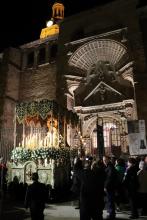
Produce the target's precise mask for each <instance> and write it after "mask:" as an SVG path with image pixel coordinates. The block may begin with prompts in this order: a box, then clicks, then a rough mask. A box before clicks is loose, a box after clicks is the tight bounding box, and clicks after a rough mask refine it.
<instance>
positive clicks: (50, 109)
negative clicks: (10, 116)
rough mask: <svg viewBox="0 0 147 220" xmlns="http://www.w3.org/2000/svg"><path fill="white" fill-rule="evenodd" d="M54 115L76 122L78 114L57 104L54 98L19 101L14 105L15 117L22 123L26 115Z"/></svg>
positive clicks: (44, 116) (42, 117)
mask: <svg viewBox="0 0 147 220" xmlns="http://www.w3.org/2000/svg"><path fill="white" fill-rule="evenodd" d="M51 114H52V115H53V116H54V117H58V116H59V117H65V119H66V121H67V122H69V121H70V122H71V123H72V124H75V123H76V124H77V123H78V116H77V114H76V113H74V112H72V111H68V110H67V109H65V108H63V107H61V106H59V104H58V103H57V102H55V101H54V100H47V99H43V100H41V101H40V102H37V101H33V102H21V103H18V104H17V105H16V117H17V120H18V122H19V123H22V122H23V121H24V120H25V119H26V118H27V117H34V116H40V117H41V119H43V120H44V119H46V118H47V117H48V115H51Z"/></svg>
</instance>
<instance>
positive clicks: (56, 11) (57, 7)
mask: <svg viewBox="0 0 147 220" xmlns="http://www.w3.org/2000/svg"><path fill="white" fill-rule="evenodd" d="M52 18H53V19H54V20H55V21H56V22H58V21H61V20H63V19H64V5H63V4H62V3H60V2H59V1H57V2H55V3H54V4H53V7H52Z"/></svg>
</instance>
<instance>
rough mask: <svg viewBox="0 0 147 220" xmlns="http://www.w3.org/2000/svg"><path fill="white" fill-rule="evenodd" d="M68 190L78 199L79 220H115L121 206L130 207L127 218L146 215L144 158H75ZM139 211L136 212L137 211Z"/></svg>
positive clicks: (146, 194)
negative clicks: (129, 213)
mask: <svg viewBox="0 0 147 220" xmlns="http://www.w3.org/2000/svg"><path fill="white" fill-rule="evenodd" d="M72 179H73V181H72V186H71V191H72V192H73V193H74V194H75V195H76V196H77V198H78V200H79V207H76V208H79V210H80V220H91V219H92V220H102V219H103V209H104V208H105V207H106V209H107V212H108V216H107V219H113V220H114V219H115V218H116V211H120V210H121V209H123V207H124V205H123V204H130V211H131V215H130V217H129V218H130V219H137V218H139V215H146V216H147V156H145V157H144V158H129V159H128V161H125V160H123V159H122V158H119V159H117V158H114V157H112V158H110V157H107V156H104V157H103V159H102V160H98V161H97V160H95V159H93V158H92V157H88V158H85V159H83V158H77V159H76V161H75V163H74V168H73V176H72ZM138 210H139V211H138Z"/></svg>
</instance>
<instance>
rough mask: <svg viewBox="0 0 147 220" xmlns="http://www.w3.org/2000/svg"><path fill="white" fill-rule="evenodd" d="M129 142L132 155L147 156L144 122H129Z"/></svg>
mask: <svg viewBox="0 0 147 220" xmlns="http://www.w3.org/2000/svg"><path fill="white" fill-rule="evenodd" d="M128 141H129V151H130V155H144V154H147V142H146V130H145V121H144V120H139V121H137V120H135V121H129V122H128Z"/></svg>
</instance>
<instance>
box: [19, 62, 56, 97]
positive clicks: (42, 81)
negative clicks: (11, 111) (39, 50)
mask: <svg viewBox="0 0 147 220" xmlns="http://www.w3.org/2000/svg"><path fill="white" fill-rule="evenodd" d="M41 99H49V100H53V99H54V100H55V99H56V65H55V64H46V65H42V66H38V67H37V68H36V69H26V70H24V71H22V72H21V79H20V96H19V100H20V101H35V100H36V101H39V100H41Z"/></svg>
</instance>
